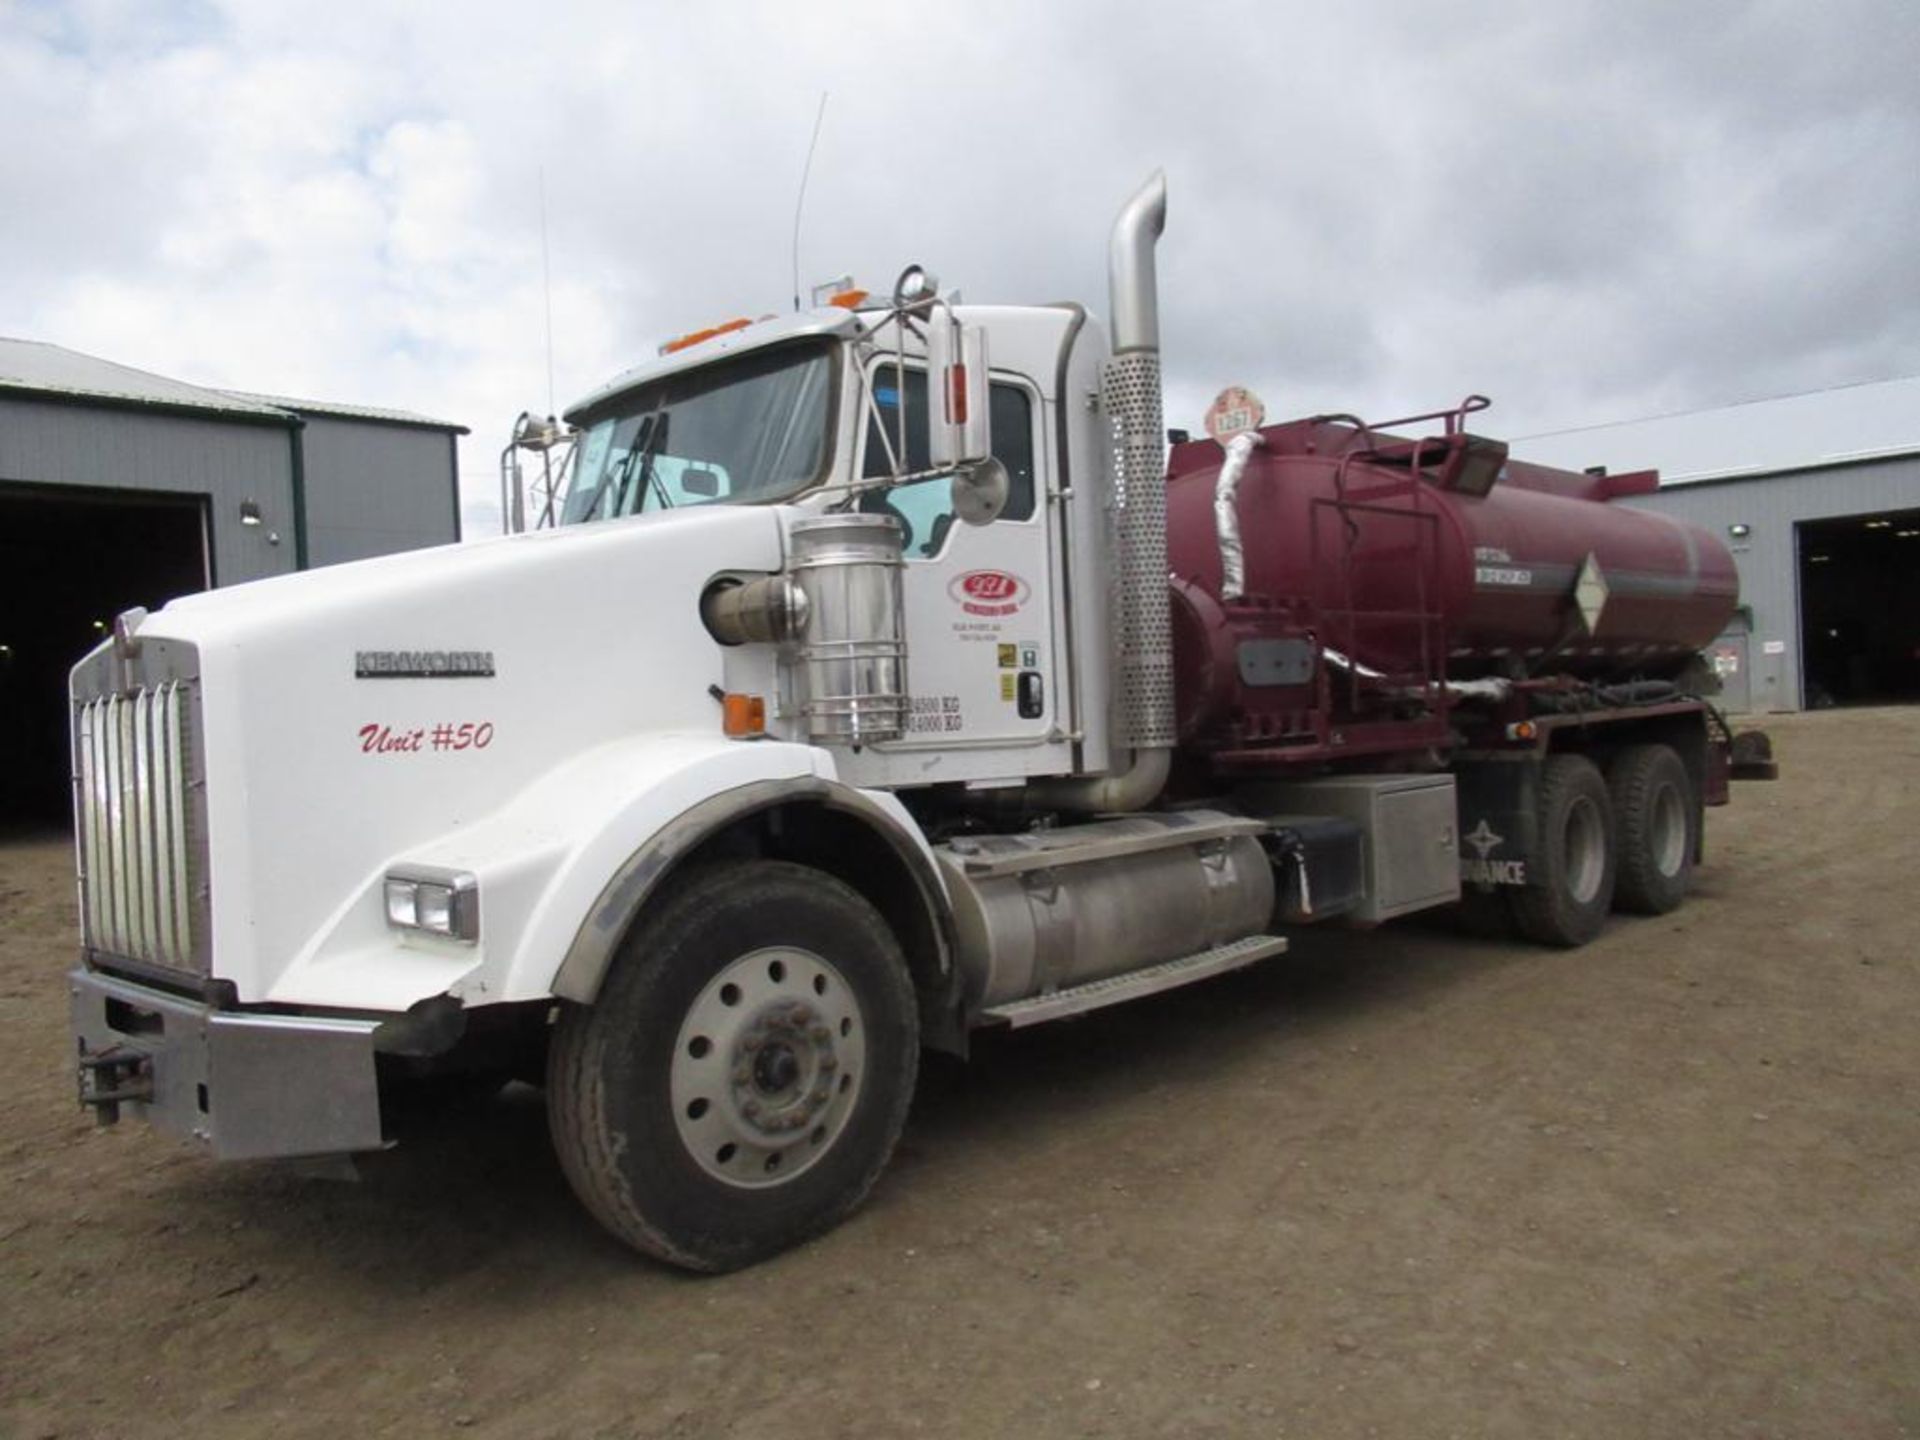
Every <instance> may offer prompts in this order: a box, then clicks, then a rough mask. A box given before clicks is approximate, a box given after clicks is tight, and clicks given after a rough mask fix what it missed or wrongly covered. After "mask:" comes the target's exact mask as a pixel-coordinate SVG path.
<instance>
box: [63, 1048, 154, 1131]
mask: <svg viewBox="0 0 1920 1440" xmlns="http://www.w3.org/2000/svg"><path fill="white" fill-rule="evenodd" d="M152 1099H153V1057H152V1056H151V1055H149V1054H147V1053H146V1051H144V1050H135V1049H134V1048H132V1047H131V1046H128V1045H115V1046H112V1047H110V1048H109V1049H106V1050H102V1051H101V1052H100V1053H99V1054H97V1055H88V1054H86V1053H84V1052H82V1054H81V1056H80V1103H81V1104H82V1105H83V1106H89V1107H91V1108H92V1109H93V1112H94V1119H95V1120H96V1121H98V1122H99V1123H100V1124H101V1125H112V1124H115V1123H117V1122H118V1121H119V1119H120V1105H121V1102H122V1101H126V1100H134V1101H143V1102H145V1101H151V1100H152Z"/></svg>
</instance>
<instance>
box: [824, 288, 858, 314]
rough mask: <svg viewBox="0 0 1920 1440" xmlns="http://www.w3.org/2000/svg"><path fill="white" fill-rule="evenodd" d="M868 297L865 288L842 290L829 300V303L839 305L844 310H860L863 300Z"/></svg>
mask: <svg viewBox="0 0 1920 1440" xmlns="http://www.w3.org/2000/svg"><path fill="white" fill-rule="evenodd" d="M866 298H867V292H866V291H864V290H842V291H841V292H840V293H839V294H838V295H835V296H834V297H833V298H832V299H830V300H828V301H827V304H829V305H838V306H839V307H840V308H841V309H842V310H858V309H859V308H860V305H861V302H862V301H864V300H865V299H866Z"/></svg>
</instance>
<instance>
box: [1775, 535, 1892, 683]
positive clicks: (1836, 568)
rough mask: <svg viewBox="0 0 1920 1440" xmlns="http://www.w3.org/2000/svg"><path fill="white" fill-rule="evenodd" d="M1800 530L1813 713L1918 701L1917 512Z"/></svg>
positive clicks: (1805, 655) (1804, 643) (1805, 653)
mask: <svg viewBox="0 0 1920 1440" xmlns="http://www.w3.org/2000/svg"><path fill="white" fill-rule="evenodd" d="M1795 528H1796V530H1797V532H1798V538H1799V551H1800V654H1801V657H1802V662H1801V663H1802V666H1803V676H1804V679H1805V682H1806V692H1807V698H1806V703H1807V707H1808V708H1809V709H1817V708H1824V707H1827V706H1833V705H1887V704H1895V703H1911V702H1913V701H1920V510H1889V511H1884V512H1882V513H1880V514H1876V515H1851V516H1848V517H1846V518H1845V519H1841V520H1806V521H1802V522H1801V523H1800V524H1799V525H1798V526H1796V527H1795Z"/></svg>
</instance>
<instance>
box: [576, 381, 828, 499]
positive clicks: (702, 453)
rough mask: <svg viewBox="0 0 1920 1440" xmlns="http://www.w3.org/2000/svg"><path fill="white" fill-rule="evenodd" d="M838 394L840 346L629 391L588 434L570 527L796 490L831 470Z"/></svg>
mask: <svg viewBox="0 0 1920 1440" xmlns="http://www.w3.org/2000/svg"><path fill="white" fill-rule="evenodd" d="M832 389H833V360H832V350H831V348H830V347H828V346H822V345H818V344H812V345H806V346H785V347H782V348H780V349H777V350H769V351H764V352H762V353H760V354H757V355H747V356H743V357H741V358H740V359H739V360H736V361H734V362H732V363H730V364H725V365H711V366H705V367H702V368H700V369H697V370H689V371H687V372H685V373H683V374H680V375H670V376H668V377H667V378H665V379H664V380H660V381H657V382H656V383H654V384H652V385H648V386H646V387H645V388H643V389H640V390H636V391H634V392H632V393H631V394H628V395H624V396H622V397H621V398H620V399H619V400H617V401H615V402H614V405H613V407H612V408H611V409H610V410H609V411H608V412H604V413H602V414H600V415H598V416H596V417H595V418H594V419H592V420H590V421H589V422H588V423H587V427H586V431H585V433H584V434H583V435H581V437H580V439H579V442H578V443H579V447H580V448H579V458H578V459H577V460H576V462H575V467H574V475H573V484H572V485H571V487H570V488H569V489H568V492H567V504H566V509H565V511H564V512H563V513H562V515H561V523H562V524H563V525H577V524H580V523H581V522H583V521H587V520H611V519H613V518H615V517H616V516H620V515H637V514H640V513H641V512H642V511H647V510H664V509H671V508H674V507H677V506H681V505H716V504H743V503H747V502H751V501H755V500H782V499H785V498H786V497H787V496H789V495H793V494H796V493H797V492H799V491H801V490H804V489H806V488H807V487H808V486H810V485H813V484H816V483H817V482H818V481H819V480H820V478H821V475H822V474H823V472H824V471H825V469H826V465H827V459H828V447H827V419H828V408H829V407H828V400H829V397H830V394H831V392H832Z"/></svg>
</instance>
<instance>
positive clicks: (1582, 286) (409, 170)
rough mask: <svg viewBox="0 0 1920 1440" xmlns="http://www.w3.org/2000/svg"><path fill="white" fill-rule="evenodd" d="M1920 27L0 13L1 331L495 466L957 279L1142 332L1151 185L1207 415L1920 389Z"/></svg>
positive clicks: (1474, 19)
mask: <svg viewBox="0 0 1920 1440" xmlns="http://www.w3.org/2000/svg"><path fill="white" fill-rule="evenodd" d="M1917 16H1920V12H1917V11H1916V10H1915V9H1914V7H1912V6H1909V5H1905V4H1903V3H1900V0H1857V3H1842V0H1834V3H1831V4H1828V5H1825V6H1823V7H1822V9H1821V10H1820V11H1819V12H1818V13H1817V14H1816V13H1815V12H1813V11H1810V10H1808V9H1806V8H1805V7H1804V6H1800V5H1790V4H1785V3H1755V4H1745V5H1711V6H1699V7H1693V8H1691V9H1688V10H1686V11H1684V12H1681V13H1676V12H1675V11H1674V9H1673V7H1671V6H1670V5H1666V4H1661V3H1655V0H1623V3H1615V4H1605V5H1603V4H1600V3H1597V0H1586V3H1572V0H1570V3H1565V4H1557V5H1554V6H1551V7H1545V6H1537V5H1523V4H1518V3H1512V4H1495V5H1492V6H1486V7H1478V8H1475V9H1473V10H1471V11H1468V12H1460V11H1458V10H1454V9H1441V8H1436V7H1432V6H1427V5H1421V4H1418V3H1415V0H1398V3H1393V0H1371V3H1356V4H1353V5H1350V6H1347V7H1343V8H1342V9H1341V10H1340V11H1339V12H1338V13H1337V14H1336V13H1333V12H1330V11H1329V12H1299V13H1294V12H1288V11H1275V10H1273V9H1272V8H1271V7H1264V6H1259V5H1252V4H1248V5H1238V6H1217V5H1206V6H1188V7H1166V6H1160V5H1151V6H1150V5H1146V4H1128V5H1120V6H1094V5H1090V4H1061V5H1045V6H1041V5H1031V4H1026V5H1016V4H1011V3H988V4H976V5H972V6H968V7H965V8H964V9H960V8H954V7H948V8H942V9H929V8H918V7H901V6H882V5H875V4H866V3H862V4H845V5H837V6H832V7H801V6H793V5H790V4H785V5H782V4H772V3H760V4H726V5H714V6H707V7H700V8H699V9H697V10H696V9H695V8H693V7H683V6H678V5H671V4H667V3H664V0H660V3H652V4H641V5H635V4H632V3H619V4H615V3H589V0H577V3H562V4H557V5H550V6H547V7H543V8H542V9H540V10H539V11H537V12H529V11H527V10H526V8H525V7H524V6H518V5H509V4H506V3H504V0H478V3H469V4H463V5H461V6H458V7H448V6H444V5H436V4H430V3H427V0H407V3H391V4H386V5H382V6H378V7H355V8H353V9H351V10H348V9H346V8H345V7H341V6H338V5H322V4H318V3H309V0H298V3H296V0H246V3H241V0H231V3H221V4H212V3H207V4H199V5H185V6H177V7H130V6H125V5H121V4H112V3H108V0H89V3H84V4H76V3H68V4H62V5H58V6H55V5H51V4H40V3H33V4H21V3H12V4H8V3H5V0H0V94H4V95H5V96H6V100H5V102H4V103H5V105H6V107H7V113H8V116H9V129H10V133H14V134H18V135H19V136H21V137H23V138H24V139H25V141H26V143H10V144H8V145H7V146H6V147H4V148H0V196H3V197H4V200H5V204H4V206H0V332H4V333H10V334H16V335H27V336H32V337H35V338H41V339H47V340H52V341H55V342H57V343H61V344H66V345H70V346H73V347H75V348H78V349H82V350H89V351H93V352H95V353H99V354H103V355H106V356H108V357H110V358H114V359H118V360H122V361H126V362H128V363H132V364H136V365H142V366H146V367H148V368H151V369H155V370H159V371H162V372H163V373H167V374H173V375H178V376H180V377H181V378H183V379H188V380H194V381H199V382H202V383H209V384H225V385H233V386H238V387H243V388H248V389H260V390H268V391H279V392H283V393H292V394H304V395H311V396H316V397H321V398H329V399H337V400H348V401H362V402H366V403H374V404H390V405H400V406H407V407H411V408H415V409H420V410H425V411H429V412H431V413H434V414H439V415H444V416H446V417H447V418H449V419H453V420H457V421H459V422H461V423H463V424H466V425H469V426H471V427H473V430H474V432H475V433H474V434H473V436H472V437H470V438H469V440H468V441H467V442H466V443H465V446H464V450H463V462H462V463H463V470H464V476H465V481H466V489H467V494H468V496H469V499H470V500H471V501H472V502H473V503H474V506H475V514H476V516H478V515H479V514H480V512H481V511H482V510H484V508H485V507H486V505H487V502H488V501H489V500H490V497H491V496H492V494H493V489H494V473H495V472H494V463H495V456H496V455H497V452H498V449H499V447H500V445H501V444H502V443H503V442H504V440H505V438H506V432H507V427H508V425H509V423H510V422H511V420H512V418H513V416H514V415H515V414H516V413H517V412H518V411H519V410H521V409H522V408H526V407H528V406H534V407H537V408H544V407H545V405H546V403H547V393H548V382H547V372H548V367H547V359H546V354H545V331H546V318H545V317H546V312H547V304H548V301H547V296H546V293H545V288H544V283H543V277H542V269H543V267H542V243H541V223H540V218H541V217H540V193H541V189H542V179H543V176H544V186H545V191H546V199H547V212H548V213H547V230H548V242H549V247H550V250H551V260H552V297H551V304H552V311H553V317H554V359H553V371H554V385H555V390H556V395H555V399H556V400H557V402H558V403H560V404H564V403H565V402H566V400H567V398H568V397H569V396H570V395H577V394H579V393H581V392H583V391H584V390H586V389H588V388H590V387H591V386H593V385H594V384H596V383H598V382H599V381H600V380H601V379H603V378H605V377H606V376H607V375H609V374H611V373H612V372H614V371H616V370H618V369H621V368H624V367H625V366H626V365H628V364H630V363H632V362H633V361H634V360H636V359H637V358H639V357H640V356H642V355H644V354H646V353H648V352H649V351H650V349H651V346H652V344H653V342H654V341H655V340H656V339H657V338H658V337H660V336H662V335H667V334H673V333H677V332H679V331H681V330H685V329H689V328H693V327H695V326H697V325H700V324H702V323H706V322H710V321H712V320H716V319H720V318H725V317H727V316H731V315H735V314H761V313H765V312H766V311H767V310H770V309H776V308H781V307H783V305H784V304H785V302H786V300H787V297H788V296H789V294H790V291H791V288H792V283H793V282H792V256H791V253H790V249H789V246H790V241H791V225H792V215H793V202H794V190H795V186H796V184H797V181H798V178H799V173H800V167H801V162H802V159H803V157H804V153H805V148H806V142H807V136H808V132H809V130H810V128H811V125H812V122H813V117H814V112H815V107H816V105H817V103H818V98H819V95H820V92H821V91H822V90H828V91H831V92H832V100H831V102H830V104H829V108H828V113H827V121H826V128H825V130H824V132H823V134H822V138H821V144H820V151H819V155H818V157H817V159H816V162H815V169H814V177H813V185H812V189H811V193H810V194H809V196H808V200H807V207H806V223H805V229H804V233H803V238H802V245H801V283H802V286H803V287H804V286H805V285H807V284H808V283H810V282H811V281H813V280H815V279H818V278H821V277H824V276H826V275H830V274H835V273H839V272H842V271H846V270H852V271H854V272H855V273H857V274H858V275H859V276H861V278H862V279H863V280H864V281H865V282H866V283H868V284H870V285H875V286H879V285H884V284H886V283H887V282H888V281H889V280H890V278H891V276H892V275H893V274H894V273H895V271H896V270H897V269H898V267H899V266H900V265H901V264H902V263H904V262H905V261H907V260H910V259H912V260H923V261H925V262H926V263H928V264H929V265H931V266H932V267H933V268H934V269H936V270H937V271H938V272H939V273H940V274H941V275H942V277H943V278H944V279H945V280H947V281H948V282H949V283H953V284H958V285H960V286H962V287H963V288H964V289H965V290H966V292H967V293H968V295H969V296H970V297H971V298H974V299H1002V298H1004V299H1008V300H1012V301H1044V300H1053V299H1060V298H1068V297H1071V298H1078V299H1081V300H1084V301H1086V302H1087V303H1089V304H1090V305H1091V306H1093V308H1095V309H1096V310H1103V309H1104V307H1105V297H1104V294H1103V285H1104V243H1105V231H1106V227H1107V224H1108V221H1109V220H1110V218H1111V216H1112V213H1113V211H1114V209H1115V207H1116V206H1117V205H1118V204H1119V203H1120V201H1121V200H1122V199H1123V198H1124V197H1125V195H1126V194H1127V193H1128V192H1129V191H1130V190H1131V189H1132V187H1133V186H1134V184H1136V183H1137V182H1138V180H1139V179H1140V178H1141V176H1142V175H1144V174H1145V172H1146V171H1147V170H1148V169H1149V168H1151V167H1152V166H1153V165H1155V164H1164V165H1165V166H1166V167H1167V169H1168V172H1169V178H1170V182H1171V187H1172V207H1173V208H1172V217H1171V222H1170V225H1169V230H1168V235H1167V239H1166V242H1165V244H1164V246H1163V250H1162V255H1163V307H1164V315H1165V321H1166V332H1167V333H1166V339H1167V349H1168V363H1169V373H1170V382H1171V383H1170V390H1171V395H1170V400H1171V403H1170V406H1169V412H1170V418H1171V419H1173V420H1174V421H1175V423H1179V422H1180V421H1182V420H1184V421H1185V422H1187V423H1193V422H1194V421H1195V420H1196V419H1197V415H1198V411H1199V409H1200V408H1201V407H1202V406H1203V405H1204V403H1205V399H1206V397H1207V396H1208V395H1209V394H1211V392H1212V391H1213V390H1214V389H1215V388H1217V387H1218V386H1219V385H1221V384H1224V383H1228V382H1244V383H1250V384H1252V385H1254V386H1255V387H1256V388H1258V389H1260V390H1261V391H1262V392H1263V393H1265V394H1266V396H1267V399H1268V401H1269V404H1270V407H1271V408H1272V410H1273V412H1274V413H1275V414H1276V415H1283V414H1287V413H1294V412H1298V411H1306V410H1317V409H1330V408H1342V409H1361V410H1366V411H1372V412H1375V413H1379V412H1404V411H1406V410H1412V409H1420V408H1427V407H1428V406H1430V405H1434V404H1440V403H1445V402H1447V401H1451V400H1454V399H1457V398H1458V397H1459V396H1461V395H1463V394H1465V393H1466V392H1467V391H1469V390H1482V391H1486V392H1488V393H1491V394H1493V395H1494V396H1495V397H1496V399H1497V400H1499V401H1500V402H1501V407H1500V409H1498V410H1496V411H1495V412H1494V417H1493V418H1494V419H1495V421H1496V422H1497V423H1496V424H1495V426H1494V428H1495V429H1506V430H1512V431H1519V430H1537V429H1541V428H1545V427H1546V426H1547V425H1549V424H1568V423H1576V422H1581V421H1595V420H1603V419H1610V418H1617V417H1619V416H1621V415H1626V414H1633V413H1643V412H1644V411H1647V410H1650V409H1670V408H1673V407H1675V406H1684V405H1689V404H1702V403H1712V402H1717V401H1723V400H1728V399H1734V398H1740V397H1743V396H1750V395H1754V394H1760V393H1769V392H1774V393H1777V392H1779V391H1782V390H1789V389H1794V388H1800V387H1811V386H1814V385H1821V384H1827V383H1832V382H1834V381H1836V380H1846V379H1859V378H1866V377H1871V376H1878V375H1886V374H1895V373H1910V372H1913V371H1916V370H1920V334H1917V333H1916V331H1915V329H1914V327H1913V324H1912V319H1911V317H1912V315H1913V314H1914V313H1915V310H1916V308H1917V307H1920V272H1917V271H1916V270H1915V268H1914V267H1913V266H1912V265H1911V263H1910V260H1909V259H1908V255H1909V253H1910V250H1911V239H1910V237H1911V236H1912V235H1913V234H1914V233H1916V231H1917V230H1920V192H1917V191H1916V185H1915V182H1914V178H1913V177H1914V176H1915V175H1916V174H1920V98H1916V90H1915V87H1914V86H1913V84H1912V82H1911V75H1912V73H1913V64H1914V60H1915V59H1916V58H1920V18H1916V17H1917Z"/></svg>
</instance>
